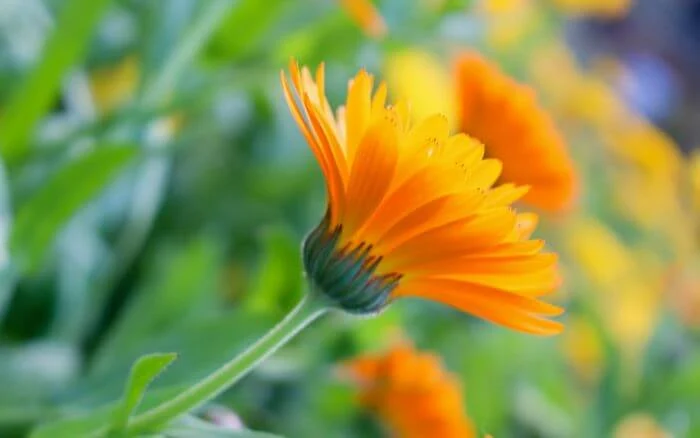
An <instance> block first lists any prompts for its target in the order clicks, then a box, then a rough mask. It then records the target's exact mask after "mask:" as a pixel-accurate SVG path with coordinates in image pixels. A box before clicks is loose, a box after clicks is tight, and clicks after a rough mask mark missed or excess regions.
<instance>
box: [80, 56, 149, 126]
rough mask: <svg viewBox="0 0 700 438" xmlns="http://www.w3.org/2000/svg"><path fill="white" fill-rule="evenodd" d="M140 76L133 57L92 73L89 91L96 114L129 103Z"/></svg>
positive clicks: (136, 61) (137, 64) (136, 62)
mask: <svg viewBox="0 0 700 438" xmlns="http://www.w3.org/2000/svg"><path fill="white" fill-rule="evenodd" d="M140 74H141V72H140V68H139V62H138V60H137V59H136V57H134V56H129V57H126V58H124V59H123V60H122V61H121V62H120V63H119V64H117V65H114V66H109V67H102V68H99V69H97V70H95V71H94V72H92V73H91V74H90V91H91V92H92V97H93V101H94V104H95V109H96V110H97V112H98V113H99V114H107V113H110V112H112V111H114V110H115V109H117V108H119V107H120V106H122V105H124V104H125V103H127V102H129V101H130V100H131V99H132V98H133V97H134V94H135V93H136V88H137V87H138V84H139V80H140Z"/></svg>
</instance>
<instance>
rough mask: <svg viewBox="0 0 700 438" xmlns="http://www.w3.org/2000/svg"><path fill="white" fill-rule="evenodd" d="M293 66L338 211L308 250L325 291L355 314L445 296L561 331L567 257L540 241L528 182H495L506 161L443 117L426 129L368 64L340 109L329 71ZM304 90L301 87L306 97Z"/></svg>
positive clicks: (464, 306)
mask: <svg viewBox="0 0 700 438" xmlns="http://www.w3.org/2000/svg"><path fill="white" fill-rule="evenodd" d="M290 71H291V84H290V83H289V81H288V80H287V78H286V76H285V75H284V73H281V79H282V85H283V88H284V92H285V95H286V98H287V102H288V104H289V107H290V109H291V111H292V114H293V116H294V118H295V119H296V121H297V123H298V124H299V127H300V129H301V132H302V133H303V135H304V137H305V138H306V140H307V142H308V143H309V145H310V147H311V150H312V151H313V153H314V155H315V156H316V159H317V161H318V163H319V165H320V167H321V170H322V172H323V175H324V177H325V179H326V186H327V192H328V208H327V212H326V215H325V217H324V218H323V220H322V221H321V223H320V225H319V226H318V227H317V228H316V229H315V230H314V231H313V232H311V234H310V235H309V236H308V237H307V238H306V240H305V242H304V246H303V258H304V266H305V269H306V273H307V275H308V277H309V281H310V285H311V287H312V289H313V290H315V291H316V293H320V294H322V295H323V296H325V297H326V299H328V300H330V301H331V302H332V303H333V304H334V305H335V306H336V307H339V308H341V309H344V310H345V311H347V312H351V313H358V314H372V313H375V312H378V311H380V310H382V309H383V308H384V307H385V306H387V305H388V304H389V303H390V302H392V301H393V300H395V299H397V298H401V297H406V296H413V297H420V298H424V299H430V300H434V301H438V302H441V303H444V304H448V305H451V306H453V307H455V308H457V309H460V310H462V311H465V312H468V313H471V314H474V315H477V316H479V317H482V318H484V319H486V320H489V321H491V322H494V323H497V324H501V325H504V326H507V327H510V328H513V329H516V330H520V331H524V332H529V333H536V334H553V333H557V332H559V331H561V329H562V326H561V324H560V323H558V322H555V321H550V320H547V319H545V318H543V317H542V316H551V315H556V314H559V313H560V312H561V309H560V308H558V307H556V306H553V305H550V304H547V303H545V302H542V301H540V300H539V298H540V297H541V296H542V295H545V294H547V293H550V292H552V291H553V290H554V289H555V288H556V287H557V283H558V279H557V272H556V266H555V263H556V256H555V255H554V254H545V253H542V252H541V249H542V246H543V242H542V241H536V240H528V237H529V233H530V232H531V231H532V230H533V228H534V226H535V223H536V217H535V216H534V215H532V214H517V213H515V212H514V211H513V210H512V208H511V203H512V202H513V201H515V200H516V199H518V198H519V197H521V196H522V195H523V194H524V193H525V192H526V189H525V188H522V187H517V186H515V185H513V184H506V185H502V186H500V187H497V188H492V186H493V184H494V182H495V181H496V179H497V178H498V176H499V173H500V170H501V164H500V163H499V162H498V161H497V160H493V159H491V160H484V159H482V155H483V147H482V145H481V144H479V143H478V142H477V141H475V140H473V139H471V138H469V137H468V136H466V135H456V136H450V135H449V133H448V123H447V120H446V119H445V118H444V117H442V116H439V115H436V116H432V117H429V118H427V119H425V120H423V121H421V122H419V123H418V124H416V125H415V126H413V125H412V124H411V122H410V118H409V117H408V111H407V109H406V105H404V104H401V103H399V104H397V105H395V106H387V105H386V102H385V100H386V93H387V92H386V86H385V85H384V84H381V85H380V86H379V88H378V89H377V91H376V93H373V92H372V89H373V77H372V76H371V75H369V74H368V73H366V72H364V71H361V72H360V73H358V74H357V76H356V77H355V78H354V79H353V80H352V81H351V82H350V85H349V90H348V97H347V102H346V105H345V106H344V107H341V108H339V109H338V111H337V112H336V113H335V114H334V113H333V111H332V109H331V107H330V105H329V104H328V101H327V99H326V97H325V94H324V86H323V84H324V73H323V67H321V68H319V69H318V71H317V72H316V76H315V81H314V79H313V78H312V75H311V73H310V72H309V70H308V69H306V68H304V69H302V70H300V69H299V68H298V67H297V65H296V64H295V63H294V62H292V63H291V65H290ZM292 88H293V89H294V90H295V91H296V97H295V95H294V94H293V90H292Z"/></svg>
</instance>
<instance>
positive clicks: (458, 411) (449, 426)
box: [343, 343, 476, 438]
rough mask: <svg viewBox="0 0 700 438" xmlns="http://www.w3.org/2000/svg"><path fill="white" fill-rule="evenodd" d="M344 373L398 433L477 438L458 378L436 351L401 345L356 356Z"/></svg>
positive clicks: (369, 406)
mask: <svg viewBox="0 0 700 438" xmlns="http://www.w3.org/2000/svg"><path fill="white" fill-rule="evenodd" d="M343 371H345V373H346V374H348V375H349V376H350V378H351V379H352V380H354V381H355V382H357V384H358V385H359V386H360V403H361V404H362V405H363V406H364V407H365V408H367V409H369V410H372V411H374V412H376V413H377V414H378V415H379V417H380V418H381V419H382V420H383V421H384V422H385V423H386V425H387V426H388V427H389V429H390V430H391V432H392V433H393V434H394V436H396V437H399V438H413V437H415V438H418V437H427V436H436V437H441V438H471V437H475V436H476V433H475V431H474V427H473V425H472V423H471V421H470V420H469V418H468V417H467V416H466V415H465V413H464V402H463V400H462V392H461V390H460V387H459V382H458V381H457V379H456V378H455V377H454V376H452V375H451V374H449V373H447V372H446V371H445V370H444V369H443V368H442V365H441V363H440V360H439V358H437V357H436V356H434V355H432V354H427V353H420V352H418V351H416V350H415V349H414V348H413V346H412V345H410V344H408V343H402V344H398V345H396V346H394V347H393V348H392V349H391V350H389V351H388V352H387V353H385V354H383V355H376V356H374V355H372V356H361V357H357V358H355V359H352V360H350V361H349V362H346V363H345V364H343Z"/></svg>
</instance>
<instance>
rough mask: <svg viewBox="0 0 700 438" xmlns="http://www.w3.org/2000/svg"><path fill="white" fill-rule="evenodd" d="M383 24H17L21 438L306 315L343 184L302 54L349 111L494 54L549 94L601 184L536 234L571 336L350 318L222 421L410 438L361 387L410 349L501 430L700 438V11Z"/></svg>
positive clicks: (273, 18)
mask: <svg viewBox="0 0 700 438" xmlns="http://www.w3.org/2000/svg"><path fill="white" fill-rule="evenodd" d="M355 3H358V2H353V1H334V0H297V1H292V0H266V1H258V0H238V1H234V0H208V1H197V0H167V1H166V0H161V1H139V0H111V1H110V0H2V1H1V2H0V154H1V156H2V168H1V169H2V171H1V172H0V436H1V437H22V436H26V435H27V433H28V432H29V431H30V430H31V429H32V427H34V426H35V425H37V424H38V423H41V422H43V421H49V420H52V419H57V418H63V417H64V416H66V415H69V414H73V413H84V412H88V413H89V412H90V410H91V409H94V408H96V407H98V406H100V405H103V404H106V403H109V402H110V401H113V400H115V399H117V398H118V397H120V395H121V392H122V390H123V386H124V382H125V380H126V378H127V375H128V372H129V368H130V366H131V364H132V363H133V362H134V360H136V358H138V357H139V356H140V355H142V354H145V353H149V352H165V351H173V352H177V353H179V358H178V360H177V361H176V362H175V363H174V364H173V365H172V366H171V367H169V368H168V370H167V372H165V373H164V374H163V375H162V376H161V377H160V378H159V379H158V380H157V381H156V382H155V383H154V384H153V388H155V389H161V390H163V389H173V388H181V387H182V386H183V385H186V384H188V383H192V382H195V381H197V379H199V378H201V377H202V376H204V375H206V374H207V373H208V372H210V371H211V370H213V369H214V368H216V367H217V366H218V365H220V364H221V363H223V362H224V361H225V360H227V359H228V358H230V357H232V356H233V355H234V354H235V353H236V352H238V351H240V350H241V349H242V348H243V347H244V346H245V345H247V343H249V342H251V341H252V340H254V339H255V338H257V337H258V336H260V335H261V334H262V333H264V332H265V330H266V329H268V328H269V327H270V326H272V325H273V324H274V323H275V322H276V321H277V320H279V319H280V318H281V317H282V316H283V315H284V314H285V313H286V312H287V311H288V310H289V309H290V308H291V307H292V306H293V305H294V304H295V303H296V302H297V301H298V300H299V298H300V297H301V296H302V294H303V290H304V284H303V280H302V276H301V272H302V267H301V262H300V257H299V247H300V241H301V239H302V238H303V237H304V235H305V233H306V232H307V231H308V230H309V229H311V228H312V227H313V226H315V225H316V224H317V222H318V220H319V218H320V216H321V215H322V213H323V210H324V202H325V200H324V193H325V189H324V182H323V179H322V176H321V173H320V171H319V170H318V168H317V166H316V164H315V163H314V161H313V157H312V154H311V153H309V150H308V148H307V146H306V145H305V143H304V141H303V138H302V136H301V135H300V134H299V133H298V130H297V127H296V125H295V124H294V122H293V120H292V118H291V117H290V116H289V112H288V110H287V108H286V105H285V103H284V99H283V97H282V93H281V86H280V84H279V71H280V69H282V68H286V65H287V62H288V61H289V59H290V57H295V58H297V59H299V60H300V62H302V63H304V64H307V65H311V66H315V65H317V64H318V63H320V62H325V63H326V69H327V74H328V79H327V82H326V88H327V92H328V95H329V98H330V100H331V102H332V103H333V104H334V105H335V104H338V103H340V102H342V101H343V99H344V97H345V92H346V87H347V80H348V79H349V78H350V77H352V76H353V75H354V74H355V72H356V71H357V70H358V69H359V68H366V69H368V70H369V71H371V72H373V73H375V74H377V75H378V76H379V77H380V78H384V79H387V80H388V81H389V87H390V89H392V90H400V89H401V86H402V85H401V84H408V88H409V89H413V90H414V91H415V90H418V89H420V88H421V87H423V86H424V85H425V82H422V81H421V79H420V78H424V77H425V76H422V72H421V68H423V67H424V68H426V69H427V70H430V69H435V70H436V72H435V74H436V75H437V76H434V78H435V81H437V82H439V81H442V80H443V79H441V78H443V76H446V77H449V71H450V63H451V59H452V56H453V55H454V54H455V53H456V52H458V51H460V50H463V49H466V48H472V49H476V50H478V51H479V52H481V53H482V54H484V56H485V57H488V58H489V59H491V60H492V61H493V62H495V63H497V64H499V65H500V67H501V69H502V70H503V71H504V72H507V73H508V74H509V75H511V76H513V77H514V78H516V79H517V80H518V81H520V82H523V83H527V84H529V85H531V86H532V87H533V88H534V90H535V91H536V93H537V96H538V99H539V102H540V103H541V105H542V107H543V108H545V109H546V111H547V112H548V113H549V114H551V116H552V117H553V118H554V120H555V123H556V125H557V127H558V129H559V131H560V132H561V134H562V135H563V136H564V137H565V139H566V143H567V145H568V149H569V152H570V154H571V156H572V157H573V160H574V162H575V164H576V167H577V170H578V173H579V175H580V178H581V181H580V184H579V185H580V195H579V199H578V200H577V203H576V205H575V207H574V208H572V209H571V210H570V211H567V212H565V213H560V214H544V213H543V214H542V215H541V216H542V217H541V226H540V228H539V229H538V231H537V233H536V236H538V237H542V238H545V239H546V240H547V242H548V246H549V248H550V249H551V250H553V251H556V252H558V253H560V255H561V257H560V258H561V270H562V276H563V278H564V283H563V287H562V288H561V291H560V292H559V293H558V294H557V295H556V297H555V298H554V299H555V300H556V301H557V302H559V303H561V304H563V305H564V306H565V307H566V308H567V312H566V314H565V316H564V317H563V321H564V322H565V324H566V330H565V332H564V333H563V334H562V335H560V336H557V337H553V338H537V337H530V336H527V335H523V334H518V333H513V332H510V331H508V330H506V329H504V328H500V327H494V326H491V325H489V324H487V323H484V322H481V321H479V320H477V319H475V318H472V317H470V316H467V315H464V314H461V313H459V312H457V311H454V310H451V309H449V308H446V307H441V306H438V305H433V304H431V303H426V302H419V301H410V300H409V301H405V302H399V303H397V304H395V305H393V306H392V307H391V308H390V309H389V310H387V311H386V312H385V313H383V314H382V315H381V316H380V317H377V318H374V319H367V320H362V321H357V320H354V319H351V318H347V319H345V318H342V317H333V318H326V319H323V320H321V321H320V322H319V323H317V324H315V325H314V326H312V327H311V328H310V329H308V330H306V331H305V332H303V333H302V334H301V336H299V337H298V338H297V339H295V340H294V341H293V342H292V343H291V344H289V345H288V346H286V347H285V348H283V349H282V350H281V351H279V352H278V353H277V354H276V355H275V356H274V357H273V358H272V359H270V360H268V361H266V362H265V363H264V364H263V365H262V366H261V367H260V368H259V369H257V370H256V371H255V372H254V373H253V374H252V375H250V376H248V377H246V378H245V379H244V380H243V381H242V382H240V383H239V384H238V385H236V386H235V387H234V388H232V389H231V390H230V391H228V392H227V393H226V394H225V395H224V396H222V397H221V398H220V399H219V400H218V401H217V406H215V407H210V408H207V410H205V411H204V412H203V413H202V415H203V416H205V417H207V418H210V419H213V421H214V422H219V423H220V424H234V423H236V421H242V422H243V423H244V424H246V426H248V427H250V428H252V429H256V430H264V431H269V432H272V433H275V434H278V435H280V436H286V437H370V438H371V437H382V436H392V435H391V431H390V430H387V428H386V427H385V426H384V425H383V423H382V421H381V418H377V416H376V415H374V413H373V412H372V411H371V410H367V409H365V408H364V407H363V405H362V403H360V402H359V401H358V397H357V391H358V388H357V386H355V385H353V383H352V382H348V381H347V380H346V379H343V378H340V377H339V374H338V373H337V365H338V364H339V363H340V362H342V361H345V360H347V359H350V358H352V357H355V356H357V355H360V354H365V353H367V352H382V351H384V350H385V349H386V348H387V346H390V345H391V343H392V340H394V339H396V338H397V337H402V338H406V339H412V341H413V343H414V344H415V345H416V347H417V348H419V349H420V350H422V351H426V352H429V353H430V354H434V355H436V356H439V357H440V360H441V361H442V363H443V365H444V368H445V369H446V370H449V372H450V373H452V374H453V375H455V376H456V377H457V379H458V380H459V382H460V385H461V386H460V388H461V390H463V395H464V403H465V405H464V415H467V416H469V417H470V418H471V419H472V421H473V422H474V424H475V425H476V427H477V430H478V431H479V433H480V436H481V435H483V434H484V433H490V434H492V435H493V436H494V437H497V438H505V437H543V438H549V437H551V438H559V437H607V436H614V437H622V438H646V437H648V438H652V437H654V438H656V437H698V436H700V349H698V345H700V337H699V335H698V328H700V258H699V256H700V252H699V249H698V243H700V242H699V237H700V236H699V234H698V231H699V230H698V224H699V222H698V220H699V219H700V151H699V150H698V148H699V147H700V1H697V0H636V1H635V0H538V1H536V0H415V1H410V2H408V1H406V0H377V1H375V2H372V4H374V6H375V7H376V11H375V12H376V13H377V14H379V15H377V16H375V17H374V19H373V21H372V20H370V21H369V22H368V21H367V19H366V18H367V17H368V16H369V17H372V15H371V14H370V15H367V14H363V13H361V11H360V12H358V7H357V6H356V5H353V4H355ZM363 17H364V18H363ZM378 17H379V18H378ZM378 20H381V21H378ZM426 60H429V61H428V62H427V63H428V64H429V65H427V66H426V65H425V64H426ZM421 66H422V67H421ZM444 80H445V81H449V79H444ZM432 85H435V84H432ZM398 93H399V91H395V95H396V94H398ZM516 146H517V145H514V147H516Z"/></svg>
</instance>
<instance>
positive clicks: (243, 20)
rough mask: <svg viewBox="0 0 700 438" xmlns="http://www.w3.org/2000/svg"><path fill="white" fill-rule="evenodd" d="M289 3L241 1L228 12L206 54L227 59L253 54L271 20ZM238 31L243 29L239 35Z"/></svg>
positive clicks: (255, 0)
mask: <svg viewBox="0 0 700 438" xmlns="http://www.w3.org/2000/svg"><path fill="white" fill-rule="evenodd" d="M289 4H290V2H288V1H285V0H268V1H265V2H261V1H258V0H241V1H239V2H238V5H237V6H236V7H235V8H234V9H233V10H231V12H230V13H229V14H228V15H227V16H226V18H225V19H224V22H223V23H222V26H221V28H220V29H219V31H218V32H217V33H216V34H215V35H214V38H212V42H211V44H210V48H209V52H210V53H211V54H212V55H214V56H216V57H219V58H221V59H226V60H231V59H235V58H236V57H239V56H241V55H246V54H249V53H251V52H252V51H254V50H255V49H256V48H257V47H258V46H259V43H260V40H261V39H262V38H263V37H264V35H265V31H267V30H268V29H269V28H270V27H271V26H272V25H273V24H274V22H275V20H276V19H277V18H278V17H279V16H280V15H281V13H282V12H283V11H284V7H285V6H288V5H289ZM240 29H245V32H241V31H240Z"/></svg>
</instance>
